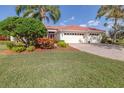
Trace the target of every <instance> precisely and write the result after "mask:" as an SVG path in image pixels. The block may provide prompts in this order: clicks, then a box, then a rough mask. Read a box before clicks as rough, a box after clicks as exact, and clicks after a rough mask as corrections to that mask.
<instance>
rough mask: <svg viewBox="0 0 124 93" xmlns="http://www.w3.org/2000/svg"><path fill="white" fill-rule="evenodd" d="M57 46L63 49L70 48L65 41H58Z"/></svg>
mask: <svg viewBox="0 0 124 93" xmlns="http://www.w3.org/2000/svg"><path fill="white" fill-rule="evenodd" d="M57 45H58V46H59V47H63V48H66V47H67V46H68V44H66V43H65V41H64V40H60V41H58V43H57Z"/></svg>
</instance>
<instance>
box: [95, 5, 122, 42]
mask: <svg viewBox="0 0 124 93" xmlns="http://www.w3.org/2000/svg"><path fill="white" fill-rule="evenodd" d="M103 16H104V17H105V18H106V20H111V21H113V23H114V24H113V25H112V29H114V37H113V41H116V34H117V33H118V32H119V31H120V24H119V21H120V20H123V19H124V7H123V6H122V5H103V6H101V7H100V8H99V10H98V12H97V16H96V18H97V19H100V18H101V17H103ZM108 25H109V24H108V23H105V24H104V26H108Z"/></svg>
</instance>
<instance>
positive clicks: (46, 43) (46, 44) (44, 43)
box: [36, 38, 55, 49]
mask: <svg viewBox="0 0 124 93" xmlns="http://www.w3.org/2000/svg"><path fill="white" fill-rule="evenodd" d="M36 42H37V45H38V47H40V48H42V49H52V48H54V44H55V42H54V40H53V39H49V38H37V39H36Z"/></svg>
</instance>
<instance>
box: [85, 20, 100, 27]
mask: <svg viewBox="0 0 124 93" xmlns="http://www.w3.org/2000/svg"><path fill="white" fill-rule="evenodd" d="M99 24H100V21H97V20H90V21H88V23H87V25H88V26H98V25H99Z"/></svg>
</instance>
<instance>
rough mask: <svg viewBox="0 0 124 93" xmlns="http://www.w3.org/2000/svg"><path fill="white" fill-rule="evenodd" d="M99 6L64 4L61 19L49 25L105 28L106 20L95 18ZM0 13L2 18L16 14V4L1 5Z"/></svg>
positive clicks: (61, 8) (61, 7) (61, 9)
mask: <svg viewBox="0 0 124 93" xmlns="http://www.w3.org/2000/svg"><path fill="white" fill-rule="evenodd" d="M99 7H100V6H97V5H62V6H60V11H61V17H60V20H59V21H58V22H57V23H56V24H53V22H50V23H47V25H80V26H83V27H86V26H88V27H95V28H99V29H103V30H104V29H105V28H104V26H103V24H104V21H105V20H104V19H100V20H96V19H95V17H96V14H97V11H98V9H99ZM0 13H1V14H0V20H3V19H5V18H7V17H10V16H16V12H15V6H12V5H11V6H10V5H6V6H5V5H0Z"/></svg>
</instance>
